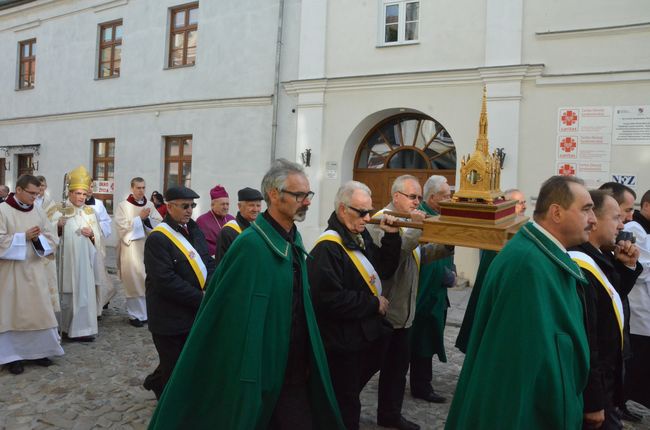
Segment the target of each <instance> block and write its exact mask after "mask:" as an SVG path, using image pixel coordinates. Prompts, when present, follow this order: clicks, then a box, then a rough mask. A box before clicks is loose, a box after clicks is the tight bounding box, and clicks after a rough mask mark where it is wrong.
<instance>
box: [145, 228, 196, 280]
mask: <svg viewBox="0 0 650 430" xmlns="http://www.w3.org/2000/svg"><path fill="white" fill-rule="evenodd" d="M153 231H159V232H160V233H162V234H164V235H165V236H167V239H169V240H171V241H172V243H173V244H174V245H176V247H177V248H178V249H179V250H180V251H181V252H182V253H183V255H184V256H185V258H187V261H188V262H189V263H190V266H192V270H193V271H194V274H195V275H196V278H197V279H198V280H199V284H200V285H201V289H203V288H205V277H206V276H207V269H206V268H205V265H204V264H203V261H200V263H199V262H197V259H198V260H200V259H201V256H199V255H197V252H196V250H195V249H194V248H193V247H192V245H191V244H190V243H189V242H188V241H187V239H185V238H184V237H182V236H181V237H180V238H179V237H177V236H180V233H177V232H175V231H173V230H172V229H171V227H170V226H168V225H167V224H166V223H164V222H161V223H160V224H158V226H157V227H156V228H154V229H153ZM175 233H176V234H175ZM183 242H185V243H183Z"/></svg>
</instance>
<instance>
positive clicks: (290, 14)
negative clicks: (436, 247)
mask: <svg viewBox="0 0 650 430" xmlns="http://www.w3.org/2000/svg"><path fill="white" fill-rule="evenodd" d="M14 3H15V4H14V5H13V7H10V8H7V9H4V10H0V52H2V55H3V57H4V58H5V59H6V60H5V62H4V64H5V67H3V68H2V69H0V95H1V100H2V101H3V103H2V105H1V106H0V160H1V159H2V157H3V155H4V160H5V161H4V163H5V165H4V166H0V167H3V168H4V174H5V177H4V182H5V183H7V184H8V185H10V186H11V185H12V184H13V183H14V182H15V179H16V177H17V175H18V174H19V170H20V169H21V168H22V169H24V168H25V166H27V167H30V164H29V163H30V162H31V166H32V167H36V163H37V162H38V166H37V167H38V170H37V171H35V172H34V173H35V174H42V175H45V176H46V177H47V178H48V179H49V182H50V186H51V188H52V194H53V195H54V196H59V195H60V192H61V187H62V185H61V184H60V182H61V180H62V178H63V174H64V172H65V171H67V170H69V169H71V168H74V167H75V166H77V165H78V164H85V165H86V166H87V167H89V169H90V168H93V167H95V174H96V176H100V175H97V173H102V172H97V169H96V166H97V165H98V163H99V165H102V163H103V165H104V167H103V169H104V170H103V171H108V170H109V167H108V164H107V163H109V162H111V161H112V163H113V164H112V166H113V173H112V175H113V177H114V187H115V189H114V191H113V197H114V199H116V200H119V199H122V198H124V197H125V196H126V195H127V194H128V186H129V180H130V178H131V177H133V176H142V177H144V178H145V180H147V183H148V190H149V192H151V191H153V190H154V189H158V190H161V191H162V189H163V188H164V187H165V184H166V183H170V181H171V182H174V181H180V182H185V183H188V184H190V185H191V186H192V188H194V189H195V190H196V191H197V192H198V193H199V194H201V195H202V199H201V200H200V206H199V208H200V211H199V212H202V211H205V210H207V208H208V206H209V198H208V190H209V189H210V188H211V187H212V186H214V185H215V184H217V183H221V184H223V185H225V186H226V187H227V189H228V190H229V191H230V193H231V195H233V194H234V193H235V192H236V190H237V189H239V188H242V187H244V186H255V187H258V186H259V183H260V180H261V176H262V175H263V173H264V171H265V170H266V168H267V167H268V165H269V162H270V160H271V159H272V158H273V157H286V158H289V159H293V160H296V161H302V155H303V154H304V155H306V154H307V152H310V155H311V160H310V166H309V167H307V171H308V173H309V176H310V180H311V184H312V188H313V190H314V191H316V193H317V194H316V199H315V200H314V202H313V203H312V208H311V210H310V215H309V216H308V218H307V221H306V222H305V223H304V225H303V226H301V230H302V231H303V234H304V236H305V237H306V239H307V242H308V243H309V242H310V241H311V240H313V238H315V237H316V236H317V234H318V233H319V232H320V231H321V230H322V228H323V227H324V225H325V223H326V220H327V218H328V216H329V213H330V212H331V210H332V202H333V200H334V195H335V193H336V190H337V188H338V187H339V186H340V184H341V183H343V182H344V181H346V180H349V179H352V178H358V179H364V180H367V181H370V182H371V184H370V185H371V187H372V188H373V189H374V191H375V195H376V199H375V205H377V203H379V202H383V200H382V198H385V196H384V197H382V198H380V196H378V194H385V193H386V191H385V188H386V184H387V183H389V182H390V180H391V179H392V178H394V177H395V176H397V175H398V174H401V173H404V172H407V171H410V172H414V173H418V172H420V173H421V174H422V175H423V176H421V177H423V178H424V177H426V175H428V174H431V173H432V172H435V171H436V169H441V170H440V171H441V173H443V174H445V175H446V176H448V177H450V179H451V182H452V183H453V182H454V181H453V179H454V178H455V175H456V173H455V169H454V168H453V166H451V168H450V163H452V164H453V162H454V160H457V159H459V158H460V157H461V156H462V155H464V154H467V153H470V152H471V151H472V150H473V148H474V143H475V139H476V136H477V125H478V117H479V111H480V102H481V95H482V88H483V86H484V85H485V86H487V91H488V115H489V139H490V145H491V147H492V148H496V147H499V148H503V149H504V151H505V153H506V158H505V160H504V165H503V173H502V189H505V188H510V187H518V188H520V189H522V190H523V191H524V193H525V194H526V195H527V196H529V197H530V198H532V197H534V196H535V194H536V192H537V190H538V189H539V186H540V184H541V183H542V182H543V181H544V180H545V179H546V178H548V177H549V176H551V175H553V174H556V172H557V171H558V169H560V168H562V166H564V165H565V164H568V165H569V166H570V168H574V169H575V170H576V172H575V173H576V174H578V175H580V174H582V173H584V174H585V175H587V176H589V178H590V179H591V182H592V183H594V184H597V183H599V182H603V181H604V180H606V179H607V178H609V177H611V175H612V174H620V175H622V176H625V177H633V179H634V180H635V181H636V189H637V191H638V192H641V193H642V192H644V191H645V190H646V189H648V188H650V138H648V140H647V141H646V140H645V139H646V136H648V135H650V125H647V124H650V120H648V119H646V118H647V115H646V112H650V107H648V108H647V111H646V110H645V107H646V106H649V105H650V49H648V46H650V3H648V2H639V1H634V0H622V1H619V2H615V3H612V2H607V1H604V0H593V1H585V0H580V1H576V2H568V3H567V2H564V3H549V2H545V1H543V0H530V1H527V2H524V1H523V0H488V1H477V0H459V1H449V0H440V1H433V0H421V1H414V0H365V1H345V0H240V1H234V0H233V1H218V2H217V1H212V0H201V1H199V2H198V3H187V4H186V3H179V2H176V1H172V0H160V1H154V0H112V1H107V0H78V1H72V2H71V1H54V0H36V1H31V2H20V1H18V2H14ZM188 7H189V9H187V16H186V17H184V18H183V19H185V21H182V22H181V20H180V19H179V20H178V24H179V25H178V26H177V24H176V21H175V17H176V14H177V12H178V10H179V8H180V9H182V8H188ZM193 7H195V9H196V10H195V11H194V12H192V10H190V9H192V8H193ZM192 14H193V15H192ZM190 15H192V17H190ZM120 20H121V25H122V28H121V45H120V50H121V55H120V63H119V77H108V78H100V73H105V72H104V70H106V69H108V70H109V71H108V72H107V73H109V74H110V73H112V71H113V70H114V68H115V67H114V65H115V64H114V63H115V58H109V62H108V63H106V62H102V61H103V60H105V59H103V58H102V57H101V54H102V52H104V51H103V49H106V48H105V47H106V46H107V45H106V43H109V44H110V43H111V42H115V40H110V38H108V39H109V40H108V42H106V41H105V40H104V39H106V37H103V36H106V34H105V33H102V29H104V28H105V25H106V24H110V23H115V22H120ZM103 25H104V27H103ZM194 25H195V26H196V28H195V27H193V26H194ZM191 31H195V33H191V34H190V32H191ZM175 32H176V33H175ZM178 32H181V33H182V34H183V36H182V37H181V36H179V37H180V39H182V40H180V41H179V40H177V38H176V34H178ZM33 39H35V43H36V44H35V46H36V50H35V58H36V59H35V63H36V73H35V78H34V83H33V88H21V85H20V84H21V82H22V81H26V82H27V83H28V84H29V76H28V75H29V74H28V73H24V70H27V69H26V68H25V67H23V68H22V69H21V65H22V64H27V63H29V61H31V60H30V54H32V52H31V51H29V49H28V50H26V51H25V49H24V45H21V43H23V42H25V41H30V40H33ZM103 42H104V44H103ZM175 43H176V45H175ZM179 46H180V47H179ZM278 47H280V48H281V49H278ZM28 48H29V47H28ZM179 50H180V51H179ZM172 51H173V52H172ZM111 52H113V51H111ZM178 52H180V54H178ZM188 58H194V63H193V64H180V65H178V67H175V65H174V64H170V62H171V61H172V60H174V61H177V62H180V63H183V62H184V61H187V59H188ZM111 61H113V63H111ZM106 64H109V66H110V67H107V66H106ZM111 64H112V66H111ZM111 67H112V69H111ZM21 70H23V73H21ZM26 75H27V76H28V79H26V80H25V79H23V78H24V76H26ZM627 110H631V112H632V113H630V114H629V115H628V116H627V117H626V116H625V112H623V111H626V112H627ZM566 111H570V112H569V116H571V115H572V114H576V115H577V118H579V121H577V123H575V124H573V125H571V124H570V125H563V123H562V121H561V117H562V113H563V112H564V113H566ZM621 112H623V113H621ZM630 115H631V116H632V117H634V115H636V116H637V117H638V120H635V119H634V118H630ZM565 116H566V115H565ZM569 122H570V121H569ZM581 124H586V126H585V127H584V128H579V127H578V125H580V126H581ZM646 125H647V127H648V130H649V131H647V132H645V131H643V130H644V127H646ZM634 127H637V128H638V129H637V130H636V131H634V130H635V129H634ZM574 129H575V130H574ZM387 133H389V134H390V135H387ZM626 133H627V134H626ZM565 138H573V139H574V140H575V142H576V143H577V144H578V145H582V144H583V143H585V145H586V146H584V148H586V149H588V150H585V151H582V152H580V153H579V152H578V151H574V152H573V153H564V152H563V150H562V146H561V145H560V142H562V140H563V139H565ZM174 139H176V140H174ZM188 139H190V140H191V148H189V152H191V154H188V153H187V151H184V152H183V154H179V153H178V151H177V150H176V149H174V148H176V147H177V146H174V145H178V147H180V146H183V147H185V146H186V145H187V144H188V143H187V142H188ZM98 141H100V142H101V141H106V142H109V143H107V144H106V145H109V146H110V142H113V145H114V146H113V148H114V151H113V159H112V160H110V157H108V158H106V157H104V158H102V157H98V155H97V149H96V147H97V145H98V144H97V142H98ZM174 142H176V143H174ZM409 145H410V146H414V147H417V150H411V148H408V146H409ZM431 145H433V146H431ZM436 145H437V146H436ZM589 145H591V146H589ZM594 145H596V146H594ZM598 145H600V146H598ZM107 148H108V146H107ZM364 148H366V151H365V152H364ZM445 148H447V149H445ZM579 148H583V146H579ZM569 149H570V148H569ZM307 150H309V151H307ZM3 151H4V152H3ZM170 151H171V152H170ZM173 151H176V152H173ZM448 151H451V152H448ZM172 152H173V154H172ZM443 152H445V154H443ZM447 152H448V153H447ZM106 153H108V151H106ZM29 154H32V158H31V159H30V158H28V157H26V156H25V155H29ZM21 155H23V156H22V157H21ZM188 155H189V156H188ZM567 157H573V158H567ZM0 162H1V161H0ZM174 163H175V164H174ZM183 163H185V165H187V166H188V169H186V171H183V165H184V164H183ZM188 163H189V164H188ZM21 165H22V167H21ZM174 169H176V170H174ZM20 171H23V170H20ZM170 171H172V172H177V174H175V175H173V174H171V175H170V173H169V172H170ZM423 172H424V173H423ZM425 174H426V175H425ZM369 175H370V176H369ZM373 175H374V176H373ZM366 178H369V179H366ZM0 179H2V178H0ZM529 207H530V205H529ZM529 214H530V213H529ZM459 253H460V254H461V258H460V260H461V266H462V265H463V264H464V265H465V267H467V273H466V276H468V277H471V275H472V273H471V272H472V271H473V268H472V266H473V264H474V263H473V261H472V259H473V258H475V255H476V252H475V251H471V252H470V251H459ZM461 271H462V267H461Z"/></svg>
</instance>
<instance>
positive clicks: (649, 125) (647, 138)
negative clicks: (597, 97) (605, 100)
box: [613, 105, 650, 145]
mask: <svg viewBox="0 0 650 430" xmlns="http://www.w3.org/2000/svg"><path fill="white" fill-rule="evenodd" d="M613 139H614V144H615V145H650V105H644V106H616V107H615V108H614V137H613Z"/></svg>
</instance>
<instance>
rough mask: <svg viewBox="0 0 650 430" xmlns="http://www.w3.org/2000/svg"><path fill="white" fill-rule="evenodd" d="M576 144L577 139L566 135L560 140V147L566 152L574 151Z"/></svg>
mask: <svg viewBox="0 0 650 430" xmlns="http://www.w3.org/2000/svg"><path fill="white" fill-rule="evenodd" d="M576 146H578V144H577V142H576V140H575V139H574V138H572V137H565V138H564V139H562V140H561V141H560V148H561V149H562V151H564V152H567V153H568V152H573V150H575V149H576Z"/></svg>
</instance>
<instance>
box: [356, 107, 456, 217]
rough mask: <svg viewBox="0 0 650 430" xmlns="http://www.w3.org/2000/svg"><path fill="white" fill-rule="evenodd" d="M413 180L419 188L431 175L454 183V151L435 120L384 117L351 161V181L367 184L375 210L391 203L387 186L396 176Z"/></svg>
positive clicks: (405, 115) (415, 115) (407, 115)
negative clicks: (415, 178) (352, 162)
mask: <svg viewBox="0 0 650 430" xmlns="http://www.w3.org/2000/svg"><path fill="white" fill-rule="evenodd" d="M404 174H410V175H413V176H415V177H417V178H418V179H419V180H420V183H421V184H424V182H425V181H426V180H427V178H428V177H429V176H431V175H442V176H445V177H446V178H447V181H449V184H450V185H454V183H455V181H456V147H455V145H454V141H453V139H452V138H451V136H450V135H449V133H448V132H447V130H446V129H445V127H444V126H443V125H442V124H440V123H439V122H438V121H436V120H435V119H433V118H431V117H429V116H427V115H424V114H419V113H403V114H398V115H393V116H391V117H388V118H386V119H384V120H382V121H381V122H379V123H378V124H377V125H375V126H374V127H373V128H372V129H371V130H370V131H369V132H368V133H367V134H366V136H365V137H364V139H363V140H362V142H361V145H359V148H358V149H357V154H356V157H355V160H354V172H353V178H354V180H356V181H360V182H363V183H365V184H367V185H368V186H369V187H370V189H371V190H372V200H373V205H374V207H375V208H377V209H379V208H382V207H384V206H386V205H387V204H388V202H390V200H391V196H390V186H391V184H392V183H393V181H394V180H395V178H397V177H398V176H400V175H404Z"/></svg>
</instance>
